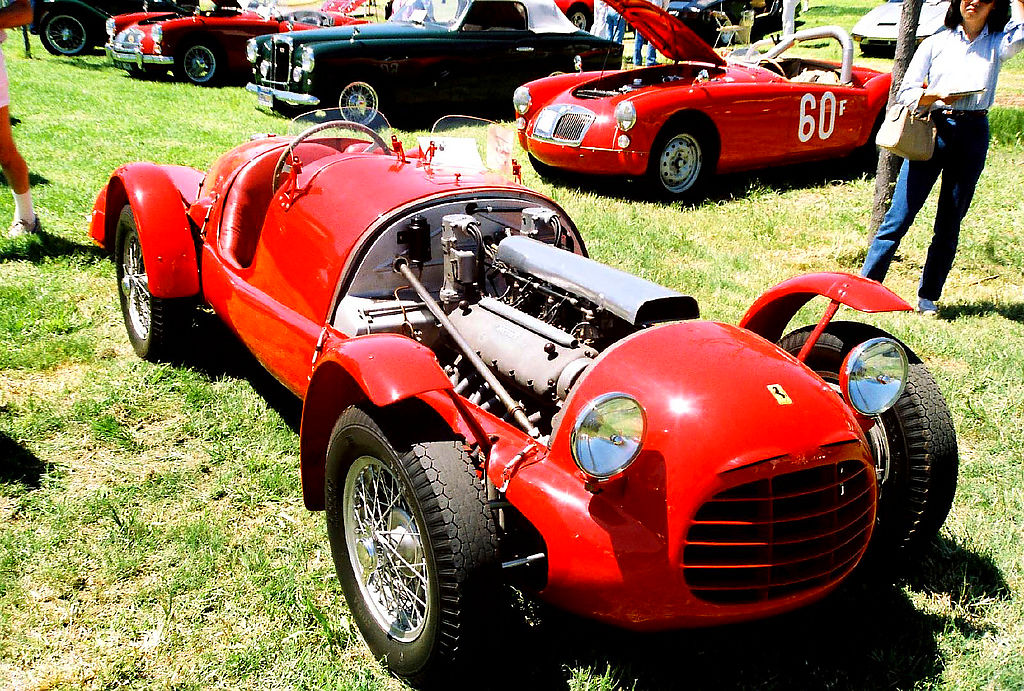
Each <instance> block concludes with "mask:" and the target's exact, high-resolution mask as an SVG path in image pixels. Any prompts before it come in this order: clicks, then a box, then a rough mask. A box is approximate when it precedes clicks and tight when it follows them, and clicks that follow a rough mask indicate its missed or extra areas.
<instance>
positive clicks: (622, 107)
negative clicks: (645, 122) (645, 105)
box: [613, 101, 637, 132]
mask: <svg viewBox="0 0 1024 691" xmlns="http://www.w3.org/2000/svg"><path fill="white" fill-rule="evenodd" d="M620 111H622V112H620ZM627 111H628V112H627ZM613 117H614V118H615V125H616V126H617V127H618V128H619V131H621V132H629V131H630V130H631V129H633V127H635V126H636V121H637V114H636V106H635V105H633V102H632V101H620V102H619V104H618V105H617V106H615V111H614V113H613ZM624 121H625V122H624Z"/></svg>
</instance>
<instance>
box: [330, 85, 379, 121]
mask: <svg viewBox="0 0 1024 691" xmlns="http://www.w3.org/2000/svg"><path fill="white" fill-rule="evenodd" d="M338 108H339V109H341V112H342V114H343V115H344V116H345V119H347V120H350V121H351V122H356V123H359V124H360V125H368V124H370V123H371V122H373V120H374V119H375V118H376V117H377V114H378V112H379V108H380V98H379V97H378V96H377V90H376V89H374V88H373V87H372V86H371V85H370V84H369V83H367V82H352V83H351V84H349V85H348V86H346V87H345V88H343V89H342V90H341V93H340V94H339V95H338Z"/></svg>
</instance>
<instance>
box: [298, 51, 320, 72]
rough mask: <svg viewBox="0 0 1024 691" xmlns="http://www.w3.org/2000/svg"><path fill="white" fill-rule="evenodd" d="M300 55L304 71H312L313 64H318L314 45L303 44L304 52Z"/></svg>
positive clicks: (300, 63)
mask: <svg viewBox="0 0 1024 691" xmlns="http://www.w3.org/2000/svg"><path fill="white" fill-rule="evenodd" d="M299 55H300V58H299V60H300V62H299V65H300V66H301V67H302V71H303V72H306V73H309V72H312V71H313V65H315V64H316V58H315V57H314V56H313V46H302V52H301V53H300V54H299Z"/></svg>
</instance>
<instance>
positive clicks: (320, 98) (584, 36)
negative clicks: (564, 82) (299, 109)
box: [247, 0, 622, 122]
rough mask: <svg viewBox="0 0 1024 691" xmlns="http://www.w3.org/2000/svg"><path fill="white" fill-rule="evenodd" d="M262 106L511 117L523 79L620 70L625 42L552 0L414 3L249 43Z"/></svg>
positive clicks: (396, 115)
mask: <svg viewBox="0 0 1024 691" xmlns="http://www.w3.org/2000/svg"><path fill="white" fill-rule="evenodd" d="M248 57H249V61H250V62H252V64H253V82H252V83H250V84H249V85H248V87H247V88H248V89H249V90H250V91H253V92H255V93H256V95H257V104H258V105H260V106H262V107H270V108H274V107H277V106H280V105H282V104H291V105H297V106H307V107H313V106H320V107H328V108H333V107H336V106H338V107H341V108H343V109H345V110H346V112H347V113H348V116H349V117H350V119H357V120H358V119H359V118H360V115H361V114H372V113H374V112H375V111H376V110H377V109H380V110H381V111H383V112H384V113H385V114H386V115H387V116H388V117H389V118H390V119H392V120H393V121H394V120H396V119H398V120H402V121H417V120H418V121H420V122H423V121H425V120H426V118H427V117H429V116H433V115H435V114H438V113H440V112H442V111H443V112H454V111H455V110H458V111H459V112H463V113H472V114H479V115H508V112H507V111H508V105H507V104H508V103H509V102H510V99H511V98H512V93H513V92H514V91H515V88H516V87H517V86H519V85H520V84H522V83H524V82H527V81H530V80H531V79H536V78H538V77H544V76H547V75H549V74H552V73H554V72H571V71H574V70H578V69H583V70H600V69H618V68H619V67H620V66H621V62H622V46H621V45H619V44H617V43H615V42H613V41H608V40H605V39H601V38H598V37H596V36H594V35H592V34H589V33H587V32H585V31H580V30H579V29H577V28H576V26H574V25H573V24H572V23H571V22H570V21H569V20H568V19H566V17H565V15H564V14H562V12H561V11H560V10H559V9H558V8H557V7H556V6H555V4H554V2H552V0H413V1H412V2H410V3H408V4H406V5H404V6H403V7H401V8H400V9H398V10H396V11H395V13H394V14H393V15H392V17H391V19H390V20H389V21H387V22H384V23H383V24H369V25H364V26H352V27H337V28H332V29H320V30H314V31H303V32H298V33H290V34H274V35H270V36H261V37H258V38H256V39H253V40H252V41H250V42H249V46H248Z"/></svg>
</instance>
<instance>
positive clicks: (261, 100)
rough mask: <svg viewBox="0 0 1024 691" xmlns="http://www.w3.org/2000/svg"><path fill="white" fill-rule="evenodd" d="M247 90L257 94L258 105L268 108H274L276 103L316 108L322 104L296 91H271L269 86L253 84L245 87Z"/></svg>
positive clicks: (311, 95)
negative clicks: (281, 102)
mask: <svg viewBox="0 0 1024 691" xmlns="http://www.w3.org/2000/svg"><path fill="white" fill-rule="evenodd" d="M245 90H246V91H251V92H253V93H254V94H256V105H258V106H266V107H268V108H270V107H273V103H274V101H284V102H285V103H291V104H292V105H294V106H316V105H319V104H320V99H319V98H317V97H316V96H314V95H313V94H297V93H295V92H294V91H283V90H281V89H271V88H270V87H269V86H262V85H260V84H253V83H252V82H249V83H248V84H246V85H245Z"/></svg>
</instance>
